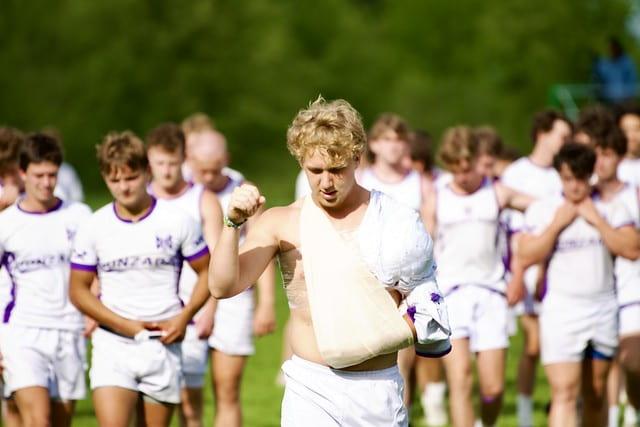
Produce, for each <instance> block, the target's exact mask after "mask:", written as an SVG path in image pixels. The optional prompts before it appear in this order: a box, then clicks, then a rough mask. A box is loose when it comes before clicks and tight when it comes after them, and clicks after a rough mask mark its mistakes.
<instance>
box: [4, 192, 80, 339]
mask: <svg viewBox="0 0 640 427" xmlns="http://www.w3.org/2000/svg"><path fill="white" fill-rule="evenodd" d="M90 214H91V210H90V209H89V207H88V206H86V205H84V204H82V203H73V202H66V201H62V200H61V201H60V202H59V203H58V204H57V205H56V206H55V207H54V208H53V209H51V210H50V211H49V212H47V213H42V214H40V213H30V212H26V211H24V210H22V209H21V208H20V207H19V204H14V205H12V206H10V207H8V208H7V209H5V210H4V211H3V212H2V213H0V254H1V255H2V264H3V267H4V269H6V272H7V273H8V277H9V279H10V281H11V300H10V301H9V303H8V304H6V305H5V306H3V307H2V309H3V312H2V315H3V322H4V323H9V324H16V325H22V326H31V327H38V328H54V329H66V330H79V329H82V327H83V324H84V323H83V319H82V315H81V314H80V312H78V310H77V309H76V308H75V307H74V306H73V304H71V302H70V301H69V257H70V254H71V246H72V241H73V239H74V236H75V234H76V230H77V228H78V226H79V225H80V224H82V223H84V222H86V220H87V219H88V218H89V217H90Z"/></svg>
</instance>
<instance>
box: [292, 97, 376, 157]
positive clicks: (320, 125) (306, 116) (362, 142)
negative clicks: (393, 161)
mask: <svg viewBox="0 0 640 427" xmlns="http://www.w3.org/2000/svg"><path fill="white" fill-rule="evenodd" d="M366 143H367V137H366V133H365V131H364V126H363V125H362V118H361V117H360V114H359V113H358V112H357V111H356V110H355V108H353V107H352V106H351V105H350V104H349V103H348V102H347V101H345V100H343V99H337V100H334V101H329V102H327V101H325V100H324V98H322V97H321V96H320V97H318V99H316V100H315V101H314V102H312V103H310V104H309V107H307V108H306V109H303V110H300V111H298V114H297V115H296V117H295V118H294V119H293V122H292V123H291V126H289V129H288V130H287V148H288V149H289V152H290V153H291V154H292V155H293V157H295V158H296V160H297V161H298V163H300V164H301V165H302V163H303V162H304V160H305V159H306V158H307V157H308V156H309V155H313V154H314V153H316V152H317V153H320V154H321V155H322V156H323V157H324V158H325V159H326V160H327V161H328V163H329V164H330V165H331V166H332V167H338V166H344V165H346V164H347V163H348V162H349V161H351V160H355V159H359V158H360V156H361V155H362V153H363V152H364V149H365V146H366Z"/></svg>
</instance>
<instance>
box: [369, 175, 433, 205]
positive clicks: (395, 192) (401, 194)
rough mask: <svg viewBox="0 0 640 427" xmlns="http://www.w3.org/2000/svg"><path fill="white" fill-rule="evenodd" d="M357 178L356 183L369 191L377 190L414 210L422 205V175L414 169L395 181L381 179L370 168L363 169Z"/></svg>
mask: <svg viewBox="0 0 640 427" xmlns="http://www.w3.org/2000/svg"><path fill="white" fill-rule="evenodd" d="M357 178H358V184H360V185H361V186H363V187H364V188H366V189H367V190H369V191H371V190H378V191H380V192H382V193H384V194H386V195H388V196H391V197H392V198H394V199H395V200H396V201H398V202H400V203H402V204H403V205H405V206H408V207H410V208H412V209H414V210H416V211H419V210H420V207H421V206H422V177H421V176H420V174H419V173H418V172H416V171H414V170H412V171H411V172H409V173H408V174H407V175H406V176H405V177H404V179H403V180H402V181H400V182H397V183H388V182H383V181H381V180H380V178H378V177H377V176H376V174H375V173H374V172H373V169H372V168H367V169H365V170H363V171H362V173H361V174H359V176H357Z"/></svg>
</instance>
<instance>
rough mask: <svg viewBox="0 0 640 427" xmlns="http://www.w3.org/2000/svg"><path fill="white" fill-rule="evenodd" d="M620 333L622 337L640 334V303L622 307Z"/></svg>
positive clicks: (620, 311)
mask: <svg viewBox="0 0 640 427" xmlns="http://www.w3.org/2000/svg"><path fill="white" fill-rule="evenodd" d="M618 316H619V325H618V333H619V334H620V336H621V337H624V336H628V335H639V334H640V301H639V302H637V303H634V304H627V305H623V306H620V310H619V314H618Z"/></svg>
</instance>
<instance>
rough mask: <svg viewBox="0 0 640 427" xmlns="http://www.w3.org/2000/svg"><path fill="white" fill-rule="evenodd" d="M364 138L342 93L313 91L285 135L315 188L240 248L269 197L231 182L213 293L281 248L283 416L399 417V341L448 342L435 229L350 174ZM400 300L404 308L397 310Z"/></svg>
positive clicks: (438, 348) (429, 346) (286, 419)
mask: <svg viewBox="0 0 640 427" xmlns="http://www.w3.org/2000/svg"><path fill="white" fill-rule="evenodd" d="M365 140H366V137H365V133H364V129H363V127H362V121H361V119H360V115H359V114H358V113H357V112H356V111H355V110H354V109H353V107H351V106H350V105H349V104H348V103H347V102H346V101H342V100H339V101H332V102H325V101H324V100H322V99H319V100H317V101H316V102H314V103H313V104H311V105H310V106H309V108H307V109H305V110H301V111H300V112H299V113H298V115H297V116H296V118H295V119H294V121H293V123H292V125H291V126H290V127H289V130H288V133H287V145H288V147H289V150H290V151H291V153H292V154H293V155H294V157H295V158H296V159H297V160H298V161H299V163H300V164H301V166H302V167H303V168H304V170H305V173H306V174H307V177H308V179H309V184H310V186H311V188H312V193H311V195H310V196H309V197H305V198H303V199H301V200H298V201H296V202H294V203H293V204H291V205H289V206H286V207H276V208H272V209H269V210H267V211H266V212H265V213H264V214H263V215H262V216H261V217H260V218H259V219H258V221H257V223H256V224H255V226H254V227H253V229H252V230H250V231H249V233H248V235H247V239H246V241H245V243H244V244H243V245H242V247H241V249H238V241H239V237H240V232H239V228H238V227H239V225H240V224H242V223H244V221H245V220H246V219H247V218H249V217H250V216H251V215H253V214H254V213H255V212H256V211H257V210H258V209H259V208H260V206H261V205H263V204H264V202H265V198H264V197H263V196H262V195H261V194H260V193H259V191H258V189H257V188H256V187H253V186H242V187H240V188H238V189H236V190H235V191H234V194H233V196H232V198H231V200H230V202H229V209H228V211H227V212H228V213H227V219H226V221H225V223H226V225H227V226H226V227H224V229H223V231H222V234H221V236H220V239H219V240H218V244H217V245H216V248H215V250H214V252H213V257H212V262H211V270H210V280H209V288H210V290H211V293H212V294H213V296H214V297H216V298H227V297H231V296H233V295H235V294H238V293H239V292H242V291H243V290H244V289H246V288H247V287H248V286H250V285H251V283H253V282H254V281H255V280H256V279H257V278H258V277H259V276H260V274H262V272H263V271H264V269H265V267H266V266H267V265H268V263H269V262H271V260H273V259H274V257H278V258H279V261H280V265H281V267H282V272H283V277H284V282H285V290H286V293H287V298H288V300H289V307H290V310H291V318H290V319H291V336H290V337H291V345H292V348H293V353H294V356H293V357H292V359H291V360H289V361H287V362H285V364H284V365H283V370H284V373H285V378H286V390H285V396H284V400H283V404H282V425H283V426H300V425H308V426H322V427H327V426H339V425H352V426H356V425H380V426H406V425H407V423H408V419H407V412H406V409H405V407H404V405H403V402H402V389H403V385H402V378H401V377H400V374H399V372H398V368H397V366H396V363H397V351H398V350H399V349H400V348H403V347H406V346H409V345H411V343H412V342H414V339H416V335H417V339H416V341H417V342H418V344H417V347H416V349H417V350H418V351H420V352H422V353H423V354H429V355H432V356H441V355H443V354H446V353H447V352H449V351H450V343H449V339H448V336H449V331H448V322H447V320H446V308H445V307H444V305H443V299H442V297H441V295H440V293H439V291H438V289H437V285H436V284H435V281H434V278H433V273H434V268H435V266H434V264H433V260H432V257H431V239H430V238H429V236H428V234H427V233H426V231H425V230H424V226H423V224H422V222H421V220H420V218H419V216H418V214H417V213H416V212H415V211H413V210H411V209H409V208H406V207H403V205H401V204H400V203H397V202H395V201H394V200H393V199H391V198H390V197H388V196H385V195H383V194H382V193H379V192H371V193H370V192H369V191H367V190H365V189H364V188H362V187H361V186H359V185H358V184H357V183H356V181H355V171H356V168H357V166H358V163H359V161H360V156H361V155H362V152H363V150H364V145H365ZM398 235H402V236H404V237H403V238H402V239H398V237H397V236H398ZM408 264H410V266H409V265H408ZM405 295H406V298H405V297H404V296H405ZM402 298H404V305H406V306H407V307H408V308H407V309H402V310H404V312H406V311H408V313H409V315H406V314H405V315H404V316H403V315H402V312H403V311H399V310H398V308H397V303H398V302H399V301H400V299H402ZM411 316H413V319H415V323H414V321H413V320H411Z"/></svg>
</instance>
